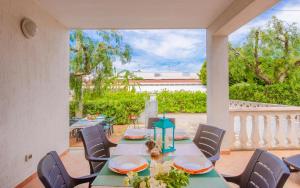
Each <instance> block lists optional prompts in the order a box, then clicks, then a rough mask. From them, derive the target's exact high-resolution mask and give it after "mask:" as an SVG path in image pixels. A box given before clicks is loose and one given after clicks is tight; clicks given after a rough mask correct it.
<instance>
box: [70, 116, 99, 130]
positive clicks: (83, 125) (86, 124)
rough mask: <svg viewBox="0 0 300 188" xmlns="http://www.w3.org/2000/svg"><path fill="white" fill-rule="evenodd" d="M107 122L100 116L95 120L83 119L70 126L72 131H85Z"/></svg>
mask: <svg viewBox="0 0 300 188" xmlns="http://www.w3.org/2000/svg"><path fill="white" fill-rule="evenodd" d="M104 120H105V116H103V115H100V116H98V117H97V118H95V119H87V118H82V119H80V120H78V121H77V122H75V123H73V124H72V125H71V126H70V131H72V130H74V129H83V128H86V127H90V126H95V125H98V124H99V123H101V122H103V121H104Z"/></svg>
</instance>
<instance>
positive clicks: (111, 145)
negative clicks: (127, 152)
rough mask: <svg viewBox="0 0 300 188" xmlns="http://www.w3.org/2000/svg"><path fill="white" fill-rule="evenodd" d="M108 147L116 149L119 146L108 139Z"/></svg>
mask: <svg viewBox="0 0 300 188" xmlns="http://www.w3.org/2000/svg"><path fill="white" fill-rule="evenodd" d="M107 142H108V147H116V146H117V145H118V144H116V143H113V142H111V141H110V140H109V139H107Z"/></svg>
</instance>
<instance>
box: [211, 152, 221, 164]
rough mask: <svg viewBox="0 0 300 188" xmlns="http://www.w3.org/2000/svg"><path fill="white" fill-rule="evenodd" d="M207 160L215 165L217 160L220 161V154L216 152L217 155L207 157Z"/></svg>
mask: <svg viewBox="0 0 300 188" xmlns="http://www.w3.org/2000/svg"><path fill="white" fill-rule="evenodd" d="M208 159H209V160H210V161H211V162H212V163H216V162H217V160H219V159H220V153H219V152H218V153H217V154H215V155H213V156H211V157H209V158H208Z"/></svg>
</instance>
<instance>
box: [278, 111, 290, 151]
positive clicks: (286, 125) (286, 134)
mask: <svg viewBox="0 0 300 188" xmlns="http://www.w3.org/2000/svg"><path fill="white" fill-rule="evenodd" d="M279 123H280V125H279V126H280V132H281V134H282V137H283V146H284V147H289V145H290V144H291V140H290V136H291V134H290V130H291V119H290V116H286V115H283V116H280V120H279Z"/></svg>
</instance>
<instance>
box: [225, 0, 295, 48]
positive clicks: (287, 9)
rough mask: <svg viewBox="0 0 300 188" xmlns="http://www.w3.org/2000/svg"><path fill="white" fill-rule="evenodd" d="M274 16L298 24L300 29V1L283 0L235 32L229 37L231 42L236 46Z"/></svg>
mask: <svg viewBox="0 0 300 188" xmlns="http://www.w3.org/2000/svg"><path fill="white" fill-rule="evenodd" d="M272 16H276V17H277V18H278V19H280V20H283V21H285V22H287V23H289V24H291V23H296V24H298V27H300V0H283V1H281V2H279V3H278V4H277V5H275V6H274V7H273V8H271V9H270V10H268V11H266V12H265V13H263V14H262V15H260V16H258V17H256V18H255V19H253V20H252V21H250V22H249V23H247V24H245V25H244V26H242V27H241V28H239V29H238V30H236V31H235V32H233V33H232V34H231V35H230V36H229V40H230V41H231V42H233V43H234V44H237V43H240V42H242V41H243V40H244V39H245V37H246V36H247V34H248V33H249V31H250V30H251V29H252V28H257V27H261V26H264V25H265V24H267V22H268V21H269V20H270V19H271V17H272Z"/></svg>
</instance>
